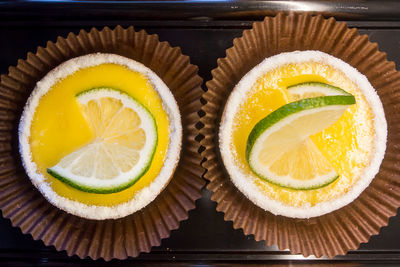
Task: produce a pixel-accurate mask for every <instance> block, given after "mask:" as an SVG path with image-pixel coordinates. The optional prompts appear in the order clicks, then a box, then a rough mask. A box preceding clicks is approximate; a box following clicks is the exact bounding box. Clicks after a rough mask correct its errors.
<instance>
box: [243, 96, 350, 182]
mask: <svg viewBox="0 0 400 267" xmlns="http://www.w3.org/2000/svg"><path fill="white" fill-rule="evenodd" d="M352 104H355V98H354V96H352V95H339V96H338V95H335V96H322V97H314V98H307V99H303V100H299V101H296V102H292V103H289V104H286V105H284V106H282V107H280V108H279V109H277V110H275V111H274V112H272V113H270V114H269V115H268V116H267V117H265V118H264V119H262V120H261V121H259V122H258V123H257V124H256V125H255V126H254V128H253V130H252V131H251V132H250V135H249V137H248V140H247V149H246V158H247V160H248V162H249V166H250V168H251V169H252V170H253V171H254V172H255V173H256V174H257V175H258V176H259V177H261V178H263V179H265V180H267V181H269V182H271V183H274V184H277V185H280V186H283V187H288V188H292V189H315V188H319V187H323V186H325V185H327V184H329V183H331V182H333V181H334V180H336V179H337V177H338V174H337V173H336V172H335V170H334V169H333V168H332V166H331V165H330V164H329V162H328V161H327V159H325V157H324V156H323V155H322V154H321V152H320V151H319V150H318V149H317V148H316V146H315V145H314V143H313V142H312V141H311V140H310V139H309V136H310V135H313V134H316V133H318V132H320V131H322V130H324V129H325V128H327V127H329V126H331V125H332V124H334V123H335V122H336V121H337V120H338V119H339V118H340V117H341V116H342V115H343V113H344V112H345V111H346V109H347V107H348V106H349V105H352Z"/></svg>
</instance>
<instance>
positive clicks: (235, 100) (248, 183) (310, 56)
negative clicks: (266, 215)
mask: <svg viewBox="0 0 400 267" xmlns="http://www.w3.org/2000/svg"><path fill="white" fill-rule="evenodd" d="M307 61H314V62H321V63H324V64H327V65H330V66H332V67H334V68H336V69H338V70H340V71H342V72H343V73H345V75H346V76H347V77H348V78H349V79H350V80H351V81H352V82H354V83H355V84H356V85H357V87H358V88H359V89H360V90H361V92H362V93H363V94H364V96H365V98H366V100H367V102H368V104H369V106H370V107H371V109H372V112H373V114H374V128H375V136H374V148H373V149H374V150H375V151H374V153H372V154H373V156H372V159H371V162H370V164H369V165H368V166H367V167H365V169H364V170H363V173H362V175H361V177H360V179H359V180H358V181H357V182H356V183H355V184H354V185H353V186H352V187H351V188H350V189H349V191H348V192H347V193H345V194H343V195H342V196H340V197H337V198H335V199H332V200H329V201H325V202H321V203H318V204H316V205H314V206H311V205H304V206H301V207H295V206H289V205H287V204H285V203H283V202H280V201H277V200H274V199H271V198H269V197H268V196H267V195H265V193H263V192H262V190H261V189H260V188H259V187H258V186H257V185H256V184H255V182H254V180H253V179H252V178H250V177H247V175H246V174H245V173H244V172H243V171H242V170H241V168H240V167H239V166H237V165H236V164H235V160H234V157H235V151H233V149H232V148H231V143H232V127H233V123H234V119H235V114H236V111H237V109H238V108H239V106H240V105H241V103H242V101H243V99H246V97H247V93H248V92H249V90H250V89H251V88H252V85H253V84H254V83H255V82H256V80H257V79H258V78H259V77H260V76H261V75H262V74H264V73H267V72H269V71H271V70H273V69H276V68H278V67H280V66H283V65H285V64H290V63H302V62H307ZM386 139H387V123H386V119H385V114H384V110H383V106H382V103H381V101H380V99H379V97H378V94H377V93H376V91H375V89H374V88H373V87H372V86H371V84H370V83H369V81H368V79H367V78H366V77H365V76H364V75H362V74H361V73H360V72H359V71H357V70H356V69H355V68H353V67H352V66H350V65H349V64H347V63H346V62H344V61H342V60H340V59H338V58H335V57H333V56H331V55H328V54H326V53H323V52H320V51H313V50H309V51H294V52H288V53H281V54H278V55H275V56H272V57H269V58H266V59H264V60H263V61H262V62H261V63H260V64H258V65H257V66H256V67H254V68H253V69H252V70H250V71H249V72H248V73H247V74H246V75H245V76H243V78H242V79H241V80H240V81H239V83H238V84H237V85H236V86H235V88H234V89H233V91H232V93H231V95H230V96H229V99H228V101H227V103H226V105H225V110H224V114H223V116H222V120H221V124H220V129H219V148H220V151H221V156H222V160H223V163H224V165H225V167H226V169H227V171H228V173H229V176H230V178H231V180H232V182H233V183H234V184H235V186H236V187H237V188H238V189H239V190H240V191H241V192H242V193H243V194H244V195H246V197H247V198H248V199H250V200H251V201H252V202H253V203H255V204H256V205H257V206H259V207H261V208H263V209H264V210H266V211H269V212H271V213H273V214H275V215H283V216H287V217H293V218H311V217H317V216H321V215H324V214H327V213H329V212H332V211H334V210H337V209H340V208H342V207H344V206H346V205H347V204H349V203H351V202H352V201H354V200H355V199H356V198H357V197H358V196H359V195H360V194H361V193H362V192H363V191H364V189H365V188H367V187H368V185H369V184H370V183H371V181H372V179H373V178H374V177H375V175H376V174H377V173H378V171H379V166H380V164H381V163H382V160H383V157H384V154H385V150H386Z"/></svg>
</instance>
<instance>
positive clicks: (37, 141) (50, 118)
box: [30, 64, 169, 206]
mask: <svg viewBox="0 0 400 267" xmlns="http://www.w3.org/2000/svg"><path fill="white" fill-rule="evenodd" d="M96 87H110V88H115V89H119V90H122V91H124V92H126V93H128V94H129V95H130V96H132V97H133V98H135V99H136V100H137V101H138V102H140V103H141V104H142V105H144V106H145V107H146V108H147V109H148V110H149V111H150V112H151V113H152V114H153V116H154V118H155V120H156V124H157V130H158V133H157V134H158V144H157V148H156V151H155V154H154V158H153V160H152V162H151V165H150V168H149V169H148V171H147V172H146V173H145V174H144V175H143V176H142V177H141V178H140V179H139V180H138V181H137V182H136V183H135V184H134V185H133V186H131V187H129V188H128V189H125V190H123V191H121V192H118V193H113V194H94V193H87V192H83V191H80V190H78V189H75V188H72V187H70V186H68V185H67V184H65V183H63V182H61V181H59V180H58V179H56V178H54V177H53V176H51V175H50V174H48V173H47V171H46V170H47V168H49V167H52V166H54V165H55V164H57V163H58V162H59V161H60V160H61V159H62V158H63V157H64V156H66V155H68V154H70V153H71V152H73V151H75V150H77V149H79V148H81V147H82V146H84V145H86V144H88V143H90V142H92V141H93V139H94V138H95V136H94V133H93V132H92V131H91V129H90V127H89V124H88V122H87V121H86V120H85V118H84V114H83V112H82V110H81V107H80V105H79V103H78V102H77V99H76V94H78V93H80V92H82V91H86V90H88V89H92V88H96ZM168 144H169V119H168V115H167V113H166V112H165V110H164V109H163V106H162V100H161V98H160V96H159V95H158V93H157V91H156V90H155V89H154V88H153V86H152V84H151V83H150V82H149V81H148V79H147V77H145V76H144V75H142V74H140V73H138V72H134V71H132V70H130V69H128V68H126V67H125V66H122V65H117V64H101V65H97V66H94V67H88V68H84V69H80V70H78V71H77V72H75V73H73V74H72V75H70V76H67V77H66V78H64V79H62V80H60V81H58V82H57V83H56V84H54V85H53V87H52V88H51V89H50V90H49V91H48V92H47V93H46V94H45V95H44V96H43V97H42V98H41V99H40V102H39V105H38V106H37V109H36V111H35V114H34V117H33V120H32V125H31V136H30V147H31V152H32V160H33V162H35V163H36V165H37V168H38V171H39V172H40V173H41V174H43V175H44V176H45V178H46V181H47V182H49V183H50V184H51V187H52V188H53V190H54V191H55V192H56V193H57V194H58V195H60V196H62V197H65V198H68V199H71V200H75V201H79V202H81V203H84V204H88V205H101V206H113V205H117V204H120V203H123V202H127V201H129V200H130V199H132V198H133V196H134V195H135V193H137V192H138V191H139V190H141V189H142V188H144V187H147V186H149V185H150V183H151V182H152V181H153V180H154V179H155V178H156V177H157V175H158V174H159V172H160V170H161V168H162V167H163V165H164V160H165V157H166V152H167V150H168Z"/></svg>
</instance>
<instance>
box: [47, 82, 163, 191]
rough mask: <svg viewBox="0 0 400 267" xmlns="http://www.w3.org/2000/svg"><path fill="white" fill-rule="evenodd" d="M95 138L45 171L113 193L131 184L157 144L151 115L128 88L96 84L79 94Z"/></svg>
mask: <svg viewBox="0 0 400 267" xmlns="http://www.w3.org/2000/svg"><path fill="white" fill-rule="evenodd" d="M77 101H78V102H79V103H80V105H81V109H82V112H83V114H84V117H85V118H86V121H87V122H88V125H89V127H90V129H91V131H92V132H93V133H94V136H95V137H94V140H93V141H92V142H91V143H89V144H87V145H85V146H83V147H81V148H80V149H78V150H76V151H74V152H72V153H70V154H69V155H66V156H65V157H63V158H62V159H61V160H60V161H59V162H58V163H57V164H56V165H55V166H53V167H51V168H48V169H47V171H48V173H49V174H51V175H52V176H54V177H56V178H57V179H59V180H61V181H63V182H65V183H67V184H69V185H70V186H72V187H74V188H77V189H79V190H81V191H85V192H92V193H100V194H107V193H114V192H119V191H122V190H123V189H126V188H128V187H130V186H131V185H133V184H134V183H135V182H136V181H137V180H138V179H139V178H140V177H141V176H143V174H144V173H145V172H146V171H147V170H148V168H149V167H150V164H151V161H152V158H153V155H154V151H155V148H156V145H157V126H156V123H155V120H154V118H153V115H152V114H151V113H150V112H149V111H148V110H147V109H146V108H145V107H144V106H143V105H141V104H140V103H139V102H137V101H136V100H135V99H133V98H132V97H130V96H129V95H128V94H126V93H124V92H122V91H118V90H115V89H111V88H95V89H90V90H87V91H84V92H82V93H79V94H78V95H77Z"/></svg>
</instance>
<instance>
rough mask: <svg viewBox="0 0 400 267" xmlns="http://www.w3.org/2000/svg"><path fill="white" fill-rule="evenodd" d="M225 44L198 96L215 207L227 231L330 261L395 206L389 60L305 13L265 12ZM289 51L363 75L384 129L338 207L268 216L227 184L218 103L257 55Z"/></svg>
mask: <svg viewBox="0 0 400 267" xmlns="http://www.w3.org/2000/svg"><path fill="white" fill-rule="evenodd" d="M233 43H234V46H233V47H231V48H229V49H227V50H226V57H225V58H220V59H218V67H217V68H216V69H214V70H213V71H212V76H213V78H212V80H211V81H208V82H207V83H206V86H207V88H208V91H207V92H206V93H205V94H204V95H203V98H204V100H205V101H206V102H207V103H206V104H205V105H204V106H203V108H202V112H203V113H204V114H205V115H204V117H202V118H201V123H202V125H204V127H203V128H202V129H201V130H200V133H201V135H202V136H203V139H202V140H201V145H202V146H203V149H204V151H203V152H202V156H203V157H204V158H205V159H206V161H205V162H204V163H203V166H204V167H205V168H206V169H207V172H206V174H205V175H204V177H205V178H206V179H207V180H209V181H210V183H209V184H208V186H207V188H208V189H209V190H211V191H212V192H213V194H212V200H214V201H216V202H217V210H218V211H220V212H223V213H224V214H225V216H224V218H225V220H227V221H233V226H234V228H235V229H239V228H241V229H243V231H244V233H245V234H246V235H250V234H252V235H254V237H255V239H256V240H257V241H258V240H265V241H266V243H267V245H275V244H276V245H278V247H279V249H290V251H291V253H293V254H298V253H301V254H303V255H304V256H309V255H315V256H316V257H321V256H323V255H326V256H328V257H330V258H332V257H334V256H336V255H343V254H346V253H347V251H349V250H353V249H357V248H358V246H359V245H360V244H361V243H364V242H368V240H369V238H370V237H371V236H372V235H376V234H378V233H379V230H380V228H381V227H383V226H386V225H387V223H388V220H389V218H390V217H391V216H394V215H396V211H397V208H398V207H399V206H400V166H399V163H398V159H399V156H398V155H399V147H400V146H399V145H400V144H399V142H400V134H397V132H398V128H399V127H400V115H399V114H398V112H395V109H396V108H395V107H396V103H398V102H399V100H400V91H399V90H398V88H399V87H400V73H399V72H397V71H396V69H395V64H394V63H393V62H389V61H387V60H386V54H385V53H383V52H380V51H379V50H378V45H377V44H376V43H372V42H370V41H369V40H368V36H367V35H359V33H358V32H357V30H356V29H349V28H347V26H346V24H345V23H338V22H336V21H335V20H334V19H333V18H330V19H324V18H323V17H322V16H311V15H307V14H301V15H297V14H291V15H283V14H281V13H280V14H278V15H277V16H276V17H266V18H265V20H264V21H262V22H255V23H254V24H253V28H252V29H250V30H245V31H244V32H243V36H242V37H240V38H236V39H235V40H234V42H233ZM295 50H320V51H323V52H326V53H328V54H331V55H333V56H335V57H338V58H340V59H342V60H344V61H345V62H347V63H349V64H350V65H352V66H353V67H356V68H357V69H358V70H359V71H360V72H361V73H363V74H364V75H366V76H367V78H368V79H369V81H370V82H371V84H372V85H373V87H374V88H376V89H377V91H378V94H379V96H380V98H381V101H382V103H383V106H384V109H385V114H386V117H387V122H388V130H389V133H388V142H387V150H386V154H385V159H384V160H383V162H382V165H381V169H380V172H379V173H378V175H377V176H376V177H375V179H374V180H373V182H372V183H371V185H370V186H369V187H368V188H367V189H366V190H365V191H364V192H363V193H362V194H361V196H360V197H359V198H358V199H356V200H355V201H354V202H352V203H351V204H349V205H347V206H346V207H344V208H342V209H340V210H337V211H335V212H332V213H329V214H327V215H323V216H320V217H316V218H311V219H308V220H305V219H293V218H287V217H283V216H275V215H273V214H271V213H269V212H266V211H264V210H262V209H261V208H259V207H257V206H255V205H254V204H253V203H252V202H251V201H250V200H248V199H247V198H246V197H245V196H244V195H243V194H242V193H240V192H239V191H238V190H237V189H236V188H235V186H234V185H233V184H232V182H231V181H230V179H229V177H228V175H227V173H226V172H225V171H224V168H223V164H222V161H221V160H220V156H219V154H218V153H219V151H218V145H217V144H218V141H217V131H218V127H219V121H220V117H221V114H222V111H223V108H224V105H225V101H226V99H227V97H228V96H229V94H230V92H231V90H232V89H233V87H234V86H235V85H236V84H237V82H238V81H239V80H240V78H241V77H242V76H243V75H245V74H246V73H247V72H248V71H249V70H250V69H251V68H253V67H254V66H256V65H257V64H258V63H260V62H261V61H262V60H263V59H264V58H266V57H268V56H272V55H275V54H278V53H281V52H289V51H295Z"/></svg>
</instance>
